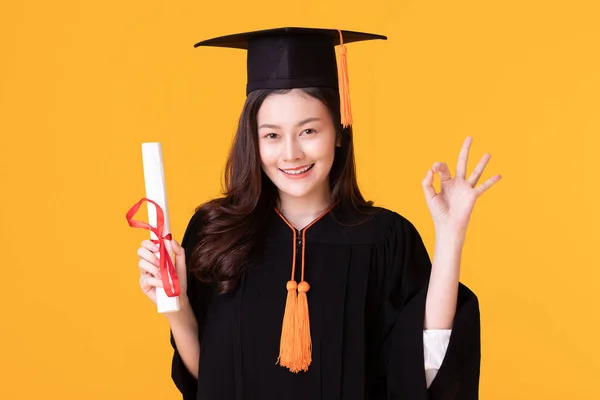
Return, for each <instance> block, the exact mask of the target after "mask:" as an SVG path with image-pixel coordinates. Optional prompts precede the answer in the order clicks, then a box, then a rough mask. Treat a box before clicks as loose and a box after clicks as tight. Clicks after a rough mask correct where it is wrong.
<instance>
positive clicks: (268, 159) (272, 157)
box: [258, 144, 277, 167]
mask: <svg viewBox="0 0 600 400" xmlns="http://www.w3.org/2000/svg"><path fill="white" fill-rule="evenodd" d="M274 147H275V146H265V145H262V144H259V146H258V151H259V155H260V163H261V164H262V165H263V167H269V166H273V164H275V165H276V164H277V152H276V151H275V148H274Z"/></svg>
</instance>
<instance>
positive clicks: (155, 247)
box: [142, 239, 158, 252]
mask: <svg viewBox="0 0 600 400" xmlns="http://www.w3.org/2000/svg"><path fill="white" fill-rule="evenodd" d="M142 247H143V248H145V249H148V250H150V251H152V252H155V251H158V245H157V244H156V243H154V242H153V241H152V240H149V239H146V240H143V241H142Z"/></svg>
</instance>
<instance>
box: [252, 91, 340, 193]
mask: <svg viewBox="0 0 600 400" xmlns="http://www.w3.org/2000/svg"><path fill="white" fill-rule="evenodd" d="M257 119H258V143H259V152H260V160H261V165H262V168H263V171H264V172H265V174H266V175H267V176H268V177H269V178H270V179H271V181H272V182H273V183H274V184H275V186H276V187H277V189H278V190H279V195H280V197H286V196H289V197H294V198H307V199H309V198H311V197H313V196H314V197H319V196H327V195H328V194H329V191H330V188H329V171H330V170H331V166H332V165H333V158H334V154H335V146H336V133H335V128H334V125H333V121H332V119H331V115H330V114H329V110H328V109H327V107H326V106H325V105H324V104H323V103H322V102H321V101H320V100H318V99H315V98H314V97H311V96H309V95H308V94H306V93H304V92H303V91H301V90H299V89H293V90H291V91H289V92H287V93H285V94H278V93H273V94H270V95H269V96H267V98H266V99H265V100H264V102H263V104H262V105H261V107H260V109H259V111H258V115H257Z"/></svg>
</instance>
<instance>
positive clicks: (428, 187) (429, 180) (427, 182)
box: [421, 169, 436, 199]
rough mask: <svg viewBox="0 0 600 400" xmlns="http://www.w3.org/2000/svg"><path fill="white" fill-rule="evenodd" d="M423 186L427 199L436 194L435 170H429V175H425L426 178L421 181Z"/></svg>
mask: <svg viewBox="0 0 600 400" xmlns="http://www.w3.org/2000/svg"><path fill="white" fill-rule="evenodd" d="M421 186H423V191H424V192H425V197H426V198H427V199H431V198H433V197H435V196H436V192H435V188H434V187H433V171H432V170H431V169H429V170H427V175H425V178H424V179H423V181H422V182H421Z"/></svg>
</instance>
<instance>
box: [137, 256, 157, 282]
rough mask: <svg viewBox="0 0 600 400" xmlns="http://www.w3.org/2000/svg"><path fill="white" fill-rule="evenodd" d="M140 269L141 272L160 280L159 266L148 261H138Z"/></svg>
mask: <svg viewBox="0 0 600 400" xmlns="http://www.w3.org/2000/svg"><path fill="white" fill-rule="evenodd" d="M138 268H139V269H140V272H142V273H147V274H150V275H152V276H154V277H156V278H160V270H159V269H158V267H157V266H155V265H153V264H151V263H150V262H148V261H147V260H144V259H141V260H140V261H138Z"/></svg>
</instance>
